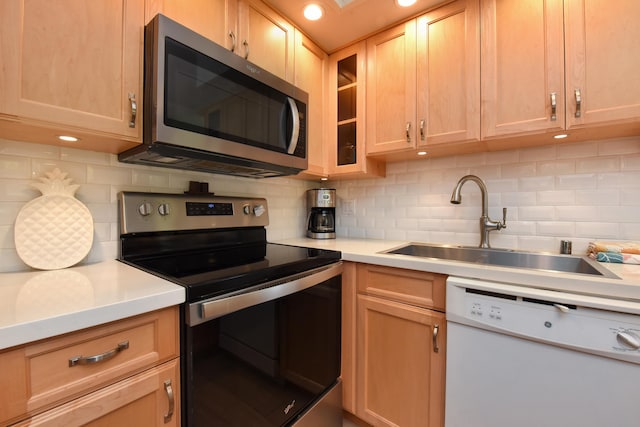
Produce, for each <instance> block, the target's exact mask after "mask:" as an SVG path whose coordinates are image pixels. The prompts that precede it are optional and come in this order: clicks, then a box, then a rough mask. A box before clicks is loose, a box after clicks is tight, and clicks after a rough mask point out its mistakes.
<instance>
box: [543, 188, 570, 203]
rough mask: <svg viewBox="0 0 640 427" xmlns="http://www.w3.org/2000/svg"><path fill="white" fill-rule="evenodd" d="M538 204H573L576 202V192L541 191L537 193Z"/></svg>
mask: <svg viewBox="0 0 640 427" xmlns="http://www.w3.org/2000/svg"><path fill="white" fill-rule="evenodd" d="M537 204H538V205H553V206H557V205H573V204H575V192H574V191H569V190H557V191H539V192H538V193H537Z"/></svg>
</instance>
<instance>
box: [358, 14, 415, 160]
mask: <svg viewBox="0 0 640 427" xmlns="http://www.w3.org/2000/svg"><path fill="white" fill-rule="evenodd" d="M366 120H367V154H375V153H387V152H393V151H401V150H405V149H411V148H415V147H416V123H415V121H416V21H415V20H411V21H409V22H407V23H405V24H402V25H398V26H396V27H394V28H392V29H390V30H387V31H384V32H382V33H379V34H376V35H375V36H373V37H371V38H369V39H367V118H366Z"/></svg>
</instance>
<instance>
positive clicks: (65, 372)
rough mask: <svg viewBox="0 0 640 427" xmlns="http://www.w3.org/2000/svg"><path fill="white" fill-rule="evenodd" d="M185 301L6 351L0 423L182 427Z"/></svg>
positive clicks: (1, 355) (0, 355)
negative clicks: (181, 308)
mask: <svg viewBox="0 0 640 427" xmlns="http://www.w3.org/2000/svg"><path fill="white" fill-rule="evenodd" d="M179 356H180V333H179V310H178V307H177V306H175V307H168V308H164V309H162V310H157V311H153V312H149V313H145V314H141V315H139V316H134V317H130V318H126V319H122V320H119V321H115V322H111V323H107V324H104V325H99V326H95V327H93V328H88V329H83V330H79V331H76V332H72V333H69V334H65V335H60V336H57V337H52V338H49V339H45V340H41V341H38V342H33V343H29V344H26V345H21V346H17V347H13V348H10V349H6V350H2V351H0V366H2V370H1V372H0V426H7V425H17V426H27V425H29V426H80V425H83V426H84V425H90V426H131V427H139V426H179V425H180V357H179Z"/></svg>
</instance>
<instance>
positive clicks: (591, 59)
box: [481, 0, 640, 143]
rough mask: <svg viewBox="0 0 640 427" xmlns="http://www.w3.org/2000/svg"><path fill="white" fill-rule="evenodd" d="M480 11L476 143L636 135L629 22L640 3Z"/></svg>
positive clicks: (490, 6)
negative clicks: (575, 133) (570, 133)
mask: <svg viewBox="0 0 640 427" xmlns="http://www.w3.org/2000/svg"><path fill="white" fill-rule="evenodd" d="M481 8H482V28H483V34H482V38H483V41H482V136H483V138H487V139H492V138H496V137H504V136H523V135H540V134H543V133H547V134H550V135H552V134H555V133H562V132H564V131H565V130H574V129H593V128H594V127H601V130H600V132H599V133H597V134H596V133H591V134H586V135H583V136H580V138H581V139H585V138H587V137H591V138H594V137H598V138H604V137H613V136H620V135H624V134H626V133H627V132H631V133H633V132H634V130H633V126H635V133H636V134H637V131H638V126H640V80H638V78H637V77H636V76H637V69H638V67H640V45H638V44H637V43H635V42H634V40H637V39H638V37H640V29H639V28H638V26H637V24H636V23H635V22H634V19H633V18H632V17H634V16H635V17H637V16H640V3H638V2H635V1H631V0H627V1H621V2H616V4H615V5H612V4H605V3H602V2H598V1H594V0H565V1H564V2H563V1H562V0H556V1H549V2H543V1H537V2H521V1H517V0H507V1H497V0H482V2H481ZM515 35H517V36H515ZM602 126H607V127H602ZM540 142H542V143H545V140H544V139H539V142H538V143H540ZM547 143H548V141H547Z"/></svg>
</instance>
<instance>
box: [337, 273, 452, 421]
mask: <svg viewBox="0 0 640 427" xmlns="http://www.w3.org/2000/svg"><path fill="white" fill-rule="evenodd" d="M345 271H349V270H345ZM445 279H446V277H445V276H443V275H439V274H432V273H427V272H421V271H413V270H404V269H398V268H392V267H383V266H375V265H368V264H355V278H354V277H353V274H350V275H346V276H345V277H344V278H343V280H350V281H351V282H352V283H353V282H355V284H356V286H357V295H355V300H356V301H353V302H352V303H351V305H352V307H355V308H356V313H357V314H356V319H355V328H354V330H355V333H351V334H350V336H351V337H352V338H353V340H354V341H355V357H349V356H348V353H349V351H351V350H352V347H348V346H347V347H346V349H344V350H343V351H345V353H347V355H346V356H343V362H344V361H345V360H346V361H347V362H349V361H350V360H353V363H351V364H347V366H346V367H347V371H346V372H345V371H344V365H343V379H344V378H346V379H347V381H346V382H345V389H344V390H345V394H344V398H343V402H344V408H345V410H347V411H351V412H353V413H354V414H355V415H356V416H357V417H358V418H360V419H362V420H364V421H366V422H367V423H369V424H371V425H373V426H402V427H424V426H442V425H443V424H444V384H445V383H444V381H445V352H446V321H445V314H444V307H445ZM343 289H344V288H343ZM348 298H349V301H351V300H352V299H353V298H354V295H353V293H350V294H348ZM347 319H349V318H347ZM346 344H347V345H349V343H346ZM349 380H352V381H353V384H352V383H350V382H349Z"/></svg>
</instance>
